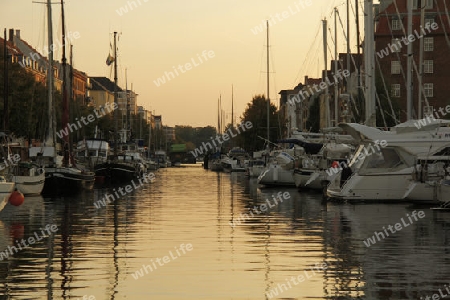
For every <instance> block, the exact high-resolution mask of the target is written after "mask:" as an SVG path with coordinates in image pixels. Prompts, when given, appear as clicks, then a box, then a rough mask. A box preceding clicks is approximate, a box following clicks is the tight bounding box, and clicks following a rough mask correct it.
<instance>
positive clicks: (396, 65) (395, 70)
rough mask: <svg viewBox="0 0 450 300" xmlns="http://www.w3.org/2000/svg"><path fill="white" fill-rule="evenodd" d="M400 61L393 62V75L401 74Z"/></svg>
mask: <svg viewBox="0 0 450 300" xmlns="http://www.w3.org/2000/svg"><path fill="white" fill-rule="evenodd" d="M400 68H401V65H400V61H398V60H393V61H391V74H400Z"/></svg>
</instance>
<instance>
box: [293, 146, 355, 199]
mask: <svg viewBox="0 0 450 300" xmlns="http://www.w3.org/2000/svg"><path fill="white" fill-rule="evenodd" d="M353 152H354V148H353V147H352V146H350V145H347V144H338V143H334V142H333V143H327V144H324V145H323V147H322V149H320V151H319V152H318V153H316V154H306V155H305V157H303V158H302V159H301V161H300V166H299V167H298V168H295V170H294V180H295V186H296V187H297V188H307V189H314V190H323V188H324V187H326V186H327V185H328V184H329V183H330V182H331V181H333V180H334V178H335V177H336V176H337V175H338V171H337V170H338V166H339V165H343V164H346V163H347V161H348V159H349V158H350V156H351V155H352V153H353ZM333 164H337V166H336V165H333Z"/></svg>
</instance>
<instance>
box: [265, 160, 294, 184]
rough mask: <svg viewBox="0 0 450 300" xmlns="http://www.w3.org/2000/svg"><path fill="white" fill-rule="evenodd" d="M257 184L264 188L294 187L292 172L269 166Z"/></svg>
mask: <svg viewBox="0 0 450 300" xmlns="http://www.w3.org/2000/svg"><path fill="white" fill-rule="evenodd" d="M258 184H263V185H265V186H295V182H294V176H293V170H286V169H284V168H282V167H281V166H279V165H271V166H270V167H269V168H267V169H266V170H265V171H264V172H263V173H262V174H261V175H260V176H259V177H258Z"/></svg>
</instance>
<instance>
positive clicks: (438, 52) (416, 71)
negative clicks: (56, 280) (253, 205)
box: [375, 0, 450, 121]
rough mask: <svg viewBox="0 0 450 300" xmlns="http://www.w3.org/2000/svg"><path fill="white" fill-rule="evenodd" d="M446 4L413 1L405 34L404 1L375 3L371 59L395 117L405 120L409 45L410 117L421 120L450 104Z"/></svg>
mask: <svg viewBox="0 0 450 300" xmlns="http://www.w3.org/2000/svg"><path fill="white" fill-rule="evenodd" d="M447 7H450V0H443V1H436V2H435V1H434V0H422V1H419V0H413V16H412V23H413V33H412V34H411V35H408V30H407V24H408V9H407V0H397V1H392V0H381V1H380V5H379V11H378V13H377V15H376V29H375V45H376V57H375V59H376V60H377V61H378V62H379V65H380V69H379V71H381V75H382V76H383V78H384V80H385V82H386V86H387V88H388V89H389V91H388V92H389V93H390V97H391V99H392V101H397V102H398V105H399V107H400V112H399V116H400V121H405V120H406V118H407V108H406V105H407V99H406V95H407V89H408V87H407V72H408V70H407V53H408V52H407V48H408V45H411V46H412V57H413V67H412V70H411V72H412V73H411V76H412V79H413V80H412V82H413V83H412V85H413V87H412V104H413V111H412V118H422V117H424V116H425V115H426V114H427V113H430V112H433V111H437V110H438V109H439V108H445V106H446V105H448V104H449V103H450V101H449V97H448V95H449V93H450V85H449V84H448V82H449V81H450V68H449V66H450V55H448V53H449V50H450V42H449V35H450V26H449V21H450V19H449V16H448V15H447V14H446V13H445V12H446V8H447ZM421 8H423V12H424V14H423V15H424V18H423V21H422V20H421V19H422V18H421V12H422V9H421ZM421 49H422V55H423V59H422V60H420V56H421ZM420 75H421V76H420ZM440 117H442V116H440Z"/></svg>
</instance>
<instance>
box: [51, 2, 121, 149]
mask: <svg viewBox="0 0 450 300" xmlns="http://www.w3.org/2000/svg"><path fill="white" fill-rule="evenodd" d="M48 1H50V0H48ZM116 36H117V31H114V106H115V107H119V104H118V103H117V46H116ZM118 110H119V109H115V110H114V156H117V131H118V120H117V119H118V116H117V114H118Z"/></svg>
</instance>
